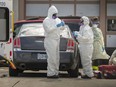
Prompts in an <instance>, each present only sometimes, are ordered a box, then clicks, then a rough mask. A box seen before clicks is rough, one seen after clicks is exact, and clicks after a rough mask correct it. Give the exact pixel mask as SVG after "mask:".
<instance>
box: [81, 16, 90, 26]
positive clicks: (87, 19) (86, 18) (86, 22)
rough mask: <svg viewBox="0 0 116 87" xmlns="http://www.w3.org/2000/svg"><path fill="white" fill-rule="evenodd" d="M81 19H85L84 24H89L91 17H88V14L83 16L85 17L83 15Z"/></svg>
mask: <svg viewBox="0 0 116 87" xmlns="http://www.w3.org/2000/svg"><path fill="white" fill-rule="evenodd" d="M81 19H82V20H83V24H84V25H89V23H90V22H89V18H88V17H86V16H83V17H81Z"/></svg>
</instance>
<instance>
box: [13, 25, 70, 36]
mask: <svg viewBox="0 0 116 87" xmlns="http://www.w3.org/2000/svg"><path fill="white" fill-rule="evenodd" d="M15 33H16V34H18V35H19V36H45V35H44V34H45V31H44V28H43V24H42V23H26V24H22V25H21V26H18V27H17V29H15ZM60 36H61V37H63V38H71V33H70V29H69V27H68V25H66V26H65V29H63V30H61V32H60Z"/></svg>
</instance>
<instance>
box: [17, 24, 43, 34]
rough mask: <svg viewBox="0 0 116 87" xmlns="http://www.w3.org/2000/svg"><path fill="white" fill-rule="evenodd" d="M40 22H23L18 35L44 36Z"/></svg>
mask: <svg viewBox="0 0 116 87" xmlns="http://www.w3.org/2000/svg"><path fill="white" fill-rule="evenodd" d="M44 32H45V31H44V29H43V25H42V23H29V24H23V25H22V27H21V29H20V32H19V36H44Z"/></svg>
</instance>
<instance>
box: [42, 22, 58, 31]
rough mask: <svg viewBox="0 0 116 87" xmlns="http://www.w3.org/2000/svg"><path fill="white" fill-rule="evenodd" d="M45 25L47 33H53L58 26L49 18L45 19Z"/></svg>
mask: <svg viewBox="0 0 116 87" xmlns="http://www.w3.org/2000/svg"><path fill="white" fill-rule="evenodd" d="M43 27H44V29H45V31H46V32H47V33H51V32H53V31H54V30H55V29H56V28H57V27H56V26H55V25H52V24H51V23H50V22H49V21H48V20H46V21H43Z"/></svg>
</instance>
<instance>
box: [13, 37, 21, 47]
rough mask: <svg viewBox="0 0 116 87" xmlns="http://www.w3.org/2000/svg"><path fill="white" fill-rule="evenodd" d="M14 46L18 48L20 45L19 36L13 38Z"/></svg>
mask: <svg viewBox="0 0 116 87" xmlns="http://www.w3.org/2000/svg"><path fill="white" fill-rule="evenodd" d="M14 47H16V48H20V47H21V44H20V38H19V37H18V38H15V39H14Z"/></svg>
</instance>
